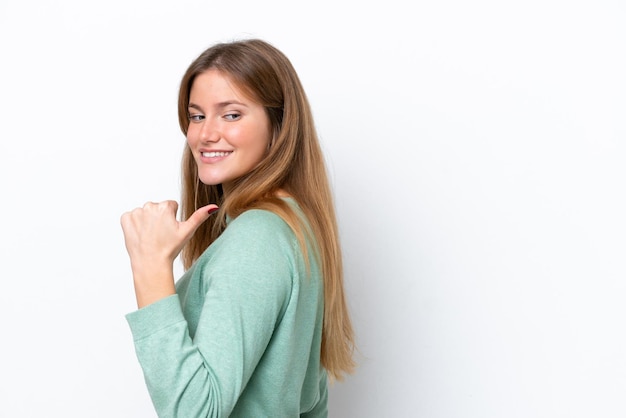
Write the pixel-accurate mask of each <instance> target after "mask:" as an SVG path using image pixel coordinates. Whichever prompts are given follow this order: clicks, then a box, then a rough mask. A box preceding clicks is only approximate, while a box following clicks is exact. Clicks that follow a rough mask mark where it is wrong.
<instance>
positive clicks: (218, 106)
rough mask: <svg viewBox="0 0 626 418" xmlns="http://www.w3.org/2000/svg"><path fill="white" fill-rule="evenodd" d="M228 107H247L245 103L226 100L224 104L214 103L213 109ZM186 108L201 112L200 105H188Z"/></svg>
mask: <svg viewBox="0 0 626 418" xmlns="http://www.w3.org/2000/svg"><path fill="white" fill-rule="evenodd" d="M229 105H239V106H245V107H248V105H246V104H245V103H242V102H238V101H237V100H227V101H225V102H219V103H216V104H215V105H214V107H216V108H218V109H221V108H224V107H226V106H229ZM187 108H189V109H197V110H202V107H201V106H200V105H197V104H195V103H189V105H188V106H187Z"/></svg>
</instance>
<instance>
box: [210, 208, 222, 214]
mask: <svg viewBox="0 0 626 418" xmlns="http://www.w3.org/2000/svg"><path fill="white" fill-rule="evenodd" d="M219 209H220V208H211V209H209V215H210V214H212V213H213V212H217V211H218V210H219Z"/></svg>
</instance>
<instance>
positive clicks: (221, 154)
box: [200, 151, 232, 158]
mask: <svg viewBox="0 0 626 418" xmlns="http://www.w3.org/2000/svg"><path fill="white" fill-rule="evenodd" d="M230 154H232V151H208V152H201V153H200V155H202V156H203V157H205V158H216V157H226V156H227V155H230Z"/></svg>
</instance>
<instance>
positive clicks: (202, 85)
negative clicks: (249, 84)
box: [189, 69, 257, 102]
mask: <svg viewBox="0 0 626 418" xmlns="http://www.w3.org/2000/svg"><path fill="white" fill-rule="evenodd" d="M228 98H230V99H236V100H239V101H252V102H256V101H257V100H255V98H254V97H252V95H250V94H249V93H248V92H247V89H245V88H242V87H241V86H240V84H239V83H238V82H237V81H236V80H235V79H234V78H233V77H232V76H231V75H229V74H227V73H225V72H223V71H220V70H216V69H209V70H206V71H203V72H202V73H200V74H198V75H197V76H196V77H195V78H194V80H193V82H192V84H191V89H190V92H189V100H190V101H191V102H193V101H198V100H205V101H206V100H219V101H222V100H224V99H228Z"/></svg>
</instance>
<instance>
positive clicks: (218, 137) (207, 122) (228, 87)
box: [187, 69, 272, 192]
mask: <svg viewBox="0 0 626 418" xmlns="http://www.w3.org/2000/svg"><path fill="white" fill-rule="evenodd" d="M188 113H189V127H188V129H187V143H188V144H189V148H190V149H191V152H192V154H193V157H194V160H195V161H196V165H197V166H198V177H199V178H200V181H202V183H204V184H207V185H216V184H222V187H223V188H224V192H228V188H229V184H230V182H232V181H233V180H235V179H237V178H239V177H241V176H243V175H245V174H247V173H248V172H250V171H251V170H252V169H253V168H254V167H256V166H257V164H259V162H260V161H261V160H262V159H263V157H264V156H265V155H266V153H267V150H268V147H269V143H270V140H271V138H272V132H271V126H270V121H269V118H268V117H267V114H266V113H265V109H264V108H263V106H261V105H260V104H259V103H257V102H256V101H254V100H252V99H250V98H248V97H247V96H246V95H244V94H243V93H242V92H241V90H239V89H238V88H237V86H235V84H234V83H233V82H232V81H231V80H230V79H229V78H228V77H227V76H225V75H224V74H223V73H221V72H219V71H217V70H214V69H211V70H208V71H205V72H203V73H201V74H199V75H198V76H196V78H195V80H194V82H193V84H192V86H191V92H190V95H189V108H188Z"/></svg>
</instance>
